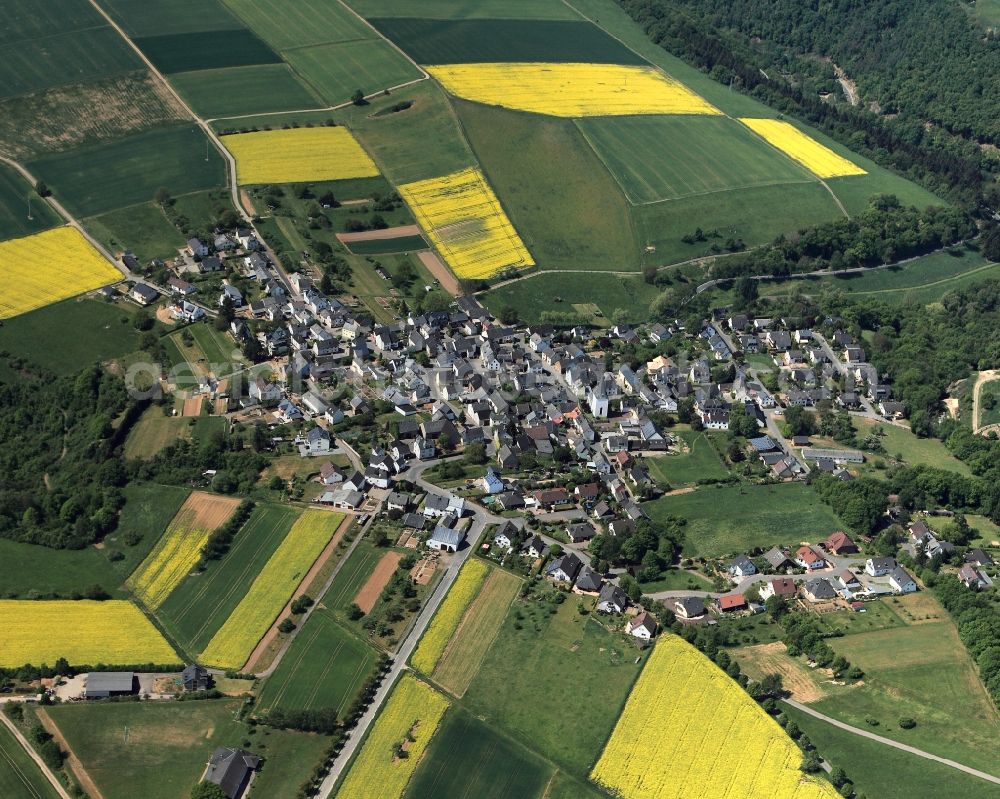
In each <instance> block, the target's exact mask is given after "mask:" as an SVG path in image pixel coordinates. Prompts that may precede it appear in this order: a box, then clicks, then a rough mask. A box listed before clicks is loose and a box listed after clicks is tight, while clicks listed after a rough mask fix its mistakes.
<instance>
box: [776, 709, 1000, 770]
mask: <svg viewBox="0 0 1000 799" xmlns="http://www.w3.org/2000/svg"><path fill="white" fill-rule="evenodd" d="M781 701H782V702H784V703H785V704H786V705H790V706H791V707H794V708H795V709H796V710H799V711H801V712H803V713H805V714H806V715H807V716H812V717H813V718H817V719H819V720H820V721H825V722H826V723H827V724H831V725H832V726H834V727H837V728H838V729H841V730H844V731H845V732H849V733H853V734H854V735H859V736H861V737H862V738H868V739H869V740H871V741H876V742H878V743H880V744H884V745H885V746H891V747H892V748H893V749H899V750H901V751H903V752H907V753H909V754H911V755H916V756H917V757H922V758H924V759H925V760H933V761H934V762H936V763H941V764H943V765H945V766H949V767H950V768H953V769H957V770H958V771H964V772H965V773H966V774H970V775H972V776H973V777H978V778H979V779H981V780H985V781H986V782H992V783H995V784H996V785H1000V777H996V776H994V775H992V774H987V773H986V772H985V771H980V770H979V769H974V768H972V767H971V766H966V765H964V764H962V763H959V762H957V761H955V760H949V759H948V758H946V757H940V756H939V755H935V754H931V753H930V752H925V751H924V750H923V749H917V748H916V747H915V746H910V745H909V744H904V743H900V742H899V741H894V740H893V739H892V738H886V737H885V736H882V735H876V734H875V733H873V732H869V731H868V730H862V729H860V728H858V727H853V726H851V725H850V724H846V723H845V722H843V721H838V720H837V719H834V718H831V717H830V716H826V715H824V714H822V713H820V712H819V711H818V710H813V709H812V708H811V707H809V706H808V705H804V704H802V703H801V702H796V701H795V700H794V699H782V700H781Z"/></svg>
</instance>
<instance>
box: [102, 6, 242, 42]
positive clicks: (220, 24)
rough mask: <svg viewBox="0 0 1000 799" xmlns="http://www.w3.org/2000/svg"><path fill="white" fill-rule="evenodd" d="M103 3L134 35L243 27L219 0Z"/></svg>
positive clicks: (129, 32) (132, 35)
mask: <svg viewBox="0 0 1000 799" xmlns="http://www.w3.org/2000/svg"><path fill="white" fill-rule="evenodd" d="M102 5H104V6H105V7H106V8H107V10H108V11H109V13H110V14H111V15H112V16H113V17H114V18H115V20H116V21H117V22H118V24H120V25H121V26H122V27H123V28H124V29H125V32H126V33H127V34H128V35H129V36H131V37H142V36H160V35H167V34H172V33H196V32H198V31H226V30H232V29H233V28H239V27H240V23H239V21H238V20H237V19H236V18H235V17H234V16H233V15H232V14H231V13H230V12H229V10H228V9H227V8H226V7H225V6H224V5H223V4H222V3H221V2H219V0H105V2H104V3H102Z"/></svg>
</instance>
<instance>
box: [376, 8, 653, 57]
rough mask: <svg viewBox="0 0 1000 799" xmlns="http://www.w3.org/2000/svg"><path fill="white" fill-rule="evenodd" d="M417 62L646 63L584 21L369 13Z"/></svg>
mask: <svg viewBox="0 0 1000 799" xmlns="http://www.w3.org/2000/svg"><path fill="white" fill-rule="evenodd" d="M369 21H370V22H371V23H372V24H373V25H374V26H375V27H376V28H378V30H379V32H380V33H381V34H382V35H383V36H385V37H386V38H388V39H391V40H392V41H393V42H395V43H396V44H398V45H399V46H400V47H401V48H402V49H403V50H405V51H406V53H407V54H408V55H409V56H410V57H411V58H412V59H413V60H414V61H416V62H417V63H418V64H477V63H481V64H490V63H501V62H512V63H518V62H520V63H541V62H547V63H570V64H638V65H642V64H645V61H644V60H643V59H642V58H641V57H639V56H638V55H636V54H635V53H634V52H632V51H631V50H629V49H628V48H627V47H625V46H624V45H622V44H621V43H620V42H618V41H616V40H615V39H614V38H612V37H611V36H608V34H607V33H605V32H604V31H603V30H601V29H600V28H598V27H597V26H596V25H593V24H591V23H589V22H585V21H584V20H580V19H575V20H546V19H532V20H519V19H483V18H480V19H457V20H441V19H419V18H416V17H388V18H375V17H372V18H369Z"/></svg>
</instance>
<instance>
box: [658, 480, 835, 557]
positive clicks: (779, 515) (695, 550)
mask: <svg viewBox="0 0 1000 799" xmlns="http://www.w3.org/2000/svg"><path fill="white" fill-rule="evenodd" d="M642 507H643V509H644V510H645V511H646V512H647V513H648V514H649V515H650V517H651V518H652V519H654V520H656V519H659V518H663V517H665V516H679V517H681V518H683V519H687V520H688V523H687V526H686V527H685V528H684V530H685V536H686V539H685V542H684V554H685V555H701V556H705V557H721V556H723V555H728V554H734V553H739V552H746V551H747V550H748V549H751V548H753V547H769V546H773V545H775V544H797V543H798V542H799V541H802V540H804V539H807V538H808V539H810V540H822V539H824V538H826V537H827V536H828V535H830V533H832V532H834V531H835V530H839V529H841V528H842V527H843V525H842V524H841V522H840V520H839V519H838V518H837V516H836V514H834V512H833V511H832V510H831V509H830V507H829V506H828V505H825V504H824V503H823V502H822V501H821V500H820V498H819V497H818V496H817V495H816V494H815V493H814V492H813V490H812V489H811V488H810V487H809V486H807V485H804V484H802V483H783V484H780V485H761V486H757V485H742V484H741V485H732V486H719V487H713V486H706V487H703V488H699V489H698V490H697V491H693V492H691V493H689V494H679V495H675V496H670V497H661V498H660V499H657V500H654V501H653V502H645V503H643V506H642Z"/></svg>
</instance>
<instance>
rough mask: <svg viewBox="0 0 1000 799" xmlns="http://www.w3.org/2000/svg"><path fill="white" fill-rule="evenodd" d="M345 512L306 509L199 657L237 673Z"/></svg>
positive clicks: (211, 664) (210, 664)
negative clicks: (235, 670) (234, 670)
mask: <svg viewBox="0 0 1000 799" xmlns="http://www.w3.org/2000/svg"><path fill="white" fill-rule="evenodd" d="M343 518H344V514H342V513H327V512H326V511H320V510H307V511H306V512H305V513H303V514H302V515H301V516H300V517H299V518H298V520H297V521H296V522H295V524H293V525H292V529H291V530H289V531H288V535H286V536H285V540H284V541H282V542H281V544H280V545H279V546H278V548H277V549H276V550H275V551H274V554H273V555H271V557H270V558H269V559H268V561H267V563H266V564H264V568H263V570H262V571H261V573H260V574H258V575H257V579H255V580H254V581H253V585H251V586H250V590H249V591H247V593H246V596H244V597H243V599H241V600H240V604H239V605H237V606H236V610H234V611H233V613H232V615H231V616H230V617H229V618H228V619H226V623H225V624H223V625H222V627H221V628H220V629H219V631H218V632H217V633H216V634H215V636H214V637H213V638H212V640H211V641H209V642H208V647H207V648H206V649H205V652H204V654H203V655H202V662H203V663H205V665H207V666H218V667H219V668H227V669H238V668H240V667H241V666H242V665H243V664H244V663H246V661H247V658H248V657H250V654H251V653H252V652H253V650H254V647H255V646H257V642H258V641H260V639H261V638H263V637H264V633H266V632H267V631H268V629H269V628H270V626H271V624H272V623H273V622H274V620H275V619H276V618H277V617H278V614H279V613H281V610H282V608H284V607H285V605H286V604H287V603H288V600H289V599H291V597H292V594H293V593H294V592H295V589H296V588H298V585H299V583H300V582H302V578H303V577H305V576H306V572H308V571H309V568H310V567H311V566H312V565H313V563H314V562H315V560H316V558H317V557H319V554H320V553H321V552H322V551H323V548H324V547H325V546H326V545H327V543H328V542H329V540H330V538H331V537H332V536H333V534H334V532H335V531H336V529H337V528H338V527H339V526H340V522H341V521H342V520H343Z"/></svg>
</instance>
